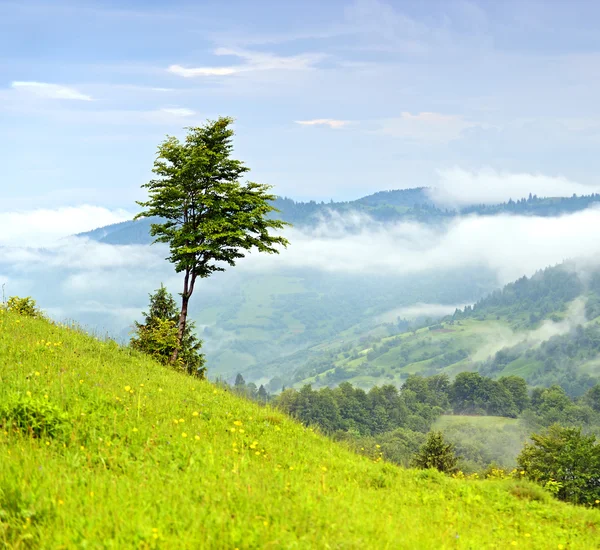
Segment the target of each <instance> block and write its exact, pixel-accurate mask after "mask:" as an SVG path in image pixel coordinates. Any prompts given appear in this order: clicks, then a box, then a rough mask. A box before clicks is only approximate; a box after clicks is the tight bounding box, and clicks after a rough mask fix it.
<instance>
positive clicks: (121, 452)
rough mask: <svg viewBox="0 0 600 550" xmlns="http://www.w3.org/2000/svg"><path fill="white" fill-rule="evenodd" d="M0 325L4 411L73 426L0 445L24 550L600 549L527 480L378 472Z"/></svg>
mask: <svg viewBox="0 0 600 550" xmlns="http://www.w3.org/2000/svg"><path fill="white" fill-rule="evenodd" d="M0 321H1V322H2V324H1V329H0V362H1V364H2V369H0V403H5V402H6V401H7V400H8V398H9V396H10V395H14V394H21V395H24V394H26V392H27V391H30V392H31V393H32V398H34V399H36V400H37V399H40V400H44V401H47V402H48V403H51V404H53V405H54V406H56V407H57V408H59V409H61V410H64V411H68V414H69V418H70V419H71V422H70V423H69V434H68V439H66V440H65V441H64V443H65V445H64V446H63V442H58V441H56V440H54V439H50V438H41V439H40V438H31V437H29V436H27V435H25V434H23V433H22V432H21V433H17V432H15V431H8V434H5V433H4V430H2V431H0V480H2V481H1V482H0V540H1V541H2V543H4V544H5V545H6V540H8V547H9V548H11V547H16V546H17V545H18V547H19V548H24V547H26V545H27V542H26V541H21V542H18V541H19V539H20V538H21V536H22V535H24V534H30V535H32V537H34V538H33V539H31V546H33V547H37V548H61V547H62V548H85V547H89V548H96V547H102V548H148V549H150V548H203V547H207V548H236V547H237V548H240V549H241V548H265V547H274V548H321V547H325V546H329V547H331V548H365V549H370V548H398V547H400V548H446V547H447V548H453V547H456V545H457V544H458V545H459V546H460V547H464V548H492V547H493V548H508V547H511V546H512V542H513V541H515V542H518V544H519V545H520V546H522V547H527V548H532V549H540V550H541V549H546V548H557V547H558V545H559V544H560V545H562V546H564V547H565V548H569V549H571V550H579V549H582V550H583V549H588V548H593V547H595V546H596V545H597V533H598V529H600V518H599V517H598V512H597V511H596V510H586V509H583V508H578V507H573V506H567V505H565V504H564V503H561V502H558V501H550V502H545V501H540V502H535V503H534V505H533V504H532V503H531V502H530V501H529V500H526V499H523V498H520V497H518V496H514V495H515V494H516V493H517V490H519V491H523V489H522V487H524V488H525V489H531V490H534V489H536V486H535V485H533V484H531V483H530V482H527V481H525V482H521V481H519V482H518V485H517V481H515V480H512V479H508V480H489V481H488V480H486V481H470V480H465V481H461V480H457V479H452V478H450V477H446V476H443V475H441V474H439V475H437V472H433V471H431V472H429V471H422V472H421V471H419V472H417V471H413V470H403V469H400V468H397V467H394V466H392V465H390V464H386V463H385V462H383V461H379V462H377V463H376V462H375V461H374V460H369V459H368V458H366V457H361V456H357V455H356V454H354V453H352V452H349V451H348V450H347V449H345V448H344V446H343V445H340V444H336V443H334V442H332V441H331V440H329V439H327V438H325V437H322V436H320V435H318V434H316V433H314V432H313V431H311V430H310V429H308V428H303V427H302V426H300V425H299V424H298V423H297V422H294V421H292V420H290V419H289V418H288V417H286V416H285V415H284V414H282V413H281V412H279V411H277V410H274V409H272V408H271V407H269V406H265V407H262V406H258V405H257V404H255V403H252V402H250V401H248V400H245V399H240V398H239V397H238V396H236V395H234V394H233V392H231V391H224V390H222V389H220V388H218V387H216V386H214V385H212V384H210V383H209V382H207V381H204V380H198V379H195V378H193V377H190V376H185V375H183V374H181V373H179V372H176V371H174V370H173V369H165V368H164V367H162V366H161V365H159V364H158V363H156V362H155V361H154V360H152V359H151V358H150V357H148V356H147V355H144V354H141V353H138V352H135V351H134V350H131V349H130V348H119V347H118V346H116V345H115V344H114V343H112V342H102V341H98V340H95V339H93V338H91V337H89V336H86V335H85V334H83V333H82V332H79V331H76V330H66V329H64V328H60V327H58V326H56V325H52V324H49V323H48V322H45V321H42V320H38V319H25V318H22V317H19V316H17V315H16V314H13V313H10V312H4V311H0ZM17 321H18V322H17ZM42 340H44V341H51V342H58V341H61V342H62V345H61V346H56V347H55V348H53V351H52V353H50V351H49V350H48V349H47V348H46V347H45V346H42V345H40V342H41V341H42ZM36 372H39V373H40V375H39V376H37V375H35V373H36ZM132 392H133V393H132ZM46 395H47V396H48V397H47V399H46V397H45V396H46ZM242 430H243V431H242ZM184 434H185V437H184ZM47 443H49V445H47ZM44 510H47V511H48V513H47V514H46V515H44V516H41V513H42V512H43V511H44ZM27 517H30V518H31V521H30V523H29V524H28V522H27V519H26V518H27ZM38 518H39V519H38ZM450 525H451V527H450ZM490 526H493V527H494V528H493V529H492V528H490ZM11 531H12V533H13V535H14V538H12V539H11V538H10V537H11V536H13V535H8V539H7V538H6V537H7V533H10V532H11ZM457 534H458V535H459V537H460V538H458V539H457V537H456V535H457ZM526 535H530V536H528V537H527V536H526ZM457 540H458V541H459V542H457Z"/></svg>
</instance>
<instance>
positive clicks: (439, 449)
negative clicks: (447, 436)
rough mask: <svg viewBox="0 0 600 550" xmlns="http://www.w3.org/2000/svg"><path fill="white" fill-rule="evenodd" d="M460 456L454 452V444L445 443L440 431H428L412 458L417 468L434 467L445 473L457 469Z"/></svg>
mask: <svg viewBox="0 0 600 550" xmlns="http://www.w3.org/2000/svg"><path fill="white" fill-rule="evenodd" d="M459 458H460V457H458V456H456V453H455V452H454V445H452V443H446V441H445V440H444V436H443V434H442V432H429V433H428V434H427V439H426V441H425V443H424V444H423V446H422V447H421V448H420V449H419V452H418V453H417V454H416V455H415V457H414V458H413V460H412V465H413V466H415V467H417V468H423V469H427V468H436V469H437V470H439V471H440V472H444V473H446V474H449V473H452V472H455V471H456V470H457V467H456V465H457V463H458V460H459Z"/></svg>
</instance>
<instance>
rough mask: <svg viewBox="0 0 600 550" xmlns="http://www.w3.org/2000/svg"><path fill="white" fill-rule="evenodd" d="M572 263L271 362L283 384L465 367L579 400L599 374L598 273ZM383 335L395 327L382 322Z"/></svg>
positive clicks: (384, 378) (396, 379)
mask: <svg viewBox="0 0 600 550" xmlns="http://www.w3.org/2000/svg"><path fill="white" fill-rule="evenodd" d="M577 269H578V268H577V266H576V265H574V264H564V265H560V266H556V267H552V268H548V269H545V270H543V271H540V272H538V273H536V274H535V275H534V276H532V277H531V278H527V277H523V278H521V279H519V280H518V281H515V282H514V283H511V284H509V285H507V286H506V287H504V288H503V289H502V290H498V291H494V292H492V293H491V294H490V295H488V296H487V297H485V298H483V299H481V300H479V301H478V302H476V303H475V304H474V305H473V306H467V307H465V308H464V309H457V310H456V312H455V313H454V314H453V315H450V316H446V317H444V318H443V319H441V320H440V321H439V322H436V323H433V324H428V325H427V324H426V325H424V326H423V325H421V327H419V326H417V325H413V326H412V327H411V326H408V328H407V326H406V323H405V322H404V321H403V320H402V319H399V320H398V321H397V323H396V325H395V330H396V334H394V335H385V336H381V335H379V336H378V335H376V334H372V335H366V336H363V337H362V338H361V341H360V342H359V343H358V344H352V343H347V344H343V345H341V346H335V345H333V344H332V345H330V346H329V347H325V348H323V347H322V348H321V349H318V348H316V349H312V350H305V351H303V352H300V353H298V354H296V356H291V357H290V358H285V359H282V360H279V361H278V362H277V366H276V367H275V366H274V367H273V368H274V369H275V370H277V369H278V370H279V371H280V372H282V373H291V372H293V375H292V376H289V375H288V376H287V377H286V376H284V377H283V380H282V383H286V384H288V385H290V384H297V385H302V384H304V383H307V382H308V383H312V384H315V385H317V386H319V385H334V384H337V383H339V382H341V381H344V380H346V381H350V382H353V383H355V384H358V385H360V386H362V387H370V386H372V385H373V384H377V383H383V382H386V383H387V382H391V383H395V384H401V383H402V382H403V381H404V380H406V378H407V377H408V376H409V375H410V374H415V373H419V374H423V375H428V376H430V375H434V374H438V373H447V374H449V375H454V374H456V373H458V372H460V371H464V370H478V371H480V372H481V373H483V374H486V375H489V376H493V377H501V376H506V375H518V376H522V377H524V378H525V379H526V380H527V382H528V383H529V384H531V385H540V386H549V385H551V384H553V383H558V384H560V385H561V386H562V387H564V388H565V389H566V390H567V392H568V393H569V394H571V395H581V394H582V393H584V392H585V391H586V390H587V389H588V388H590V387H591V386H592V385H593V384H594V383H595V381H597V380H598V379H599V377H600V360H599V359H598V355H599V353H600V323H599V321H600V318H599V316H600V307H599V304H600V275H599V273H598V272H596V271H590V270H589V269H586V270H585V271H582V269H583V268H581V269H580V270H579V271H577ZM387 329H388V330H389V331H393V330H394V326H390V325H389V324H388V325H387Z"/></svg>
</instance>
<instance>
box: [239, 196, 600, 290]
mask: <svg viewBox="0 0 600 550" xmlns="http://www.w3.org/2000/svg"><path fill="white" fill-rule="evenodd" d="M361 220H362V216H357V215H353V216H342V215H339V214H337V213H332V214H331V216H330V218H329V219H327V220H324V221H323V222H322V223H321V224H320V225H319V226H318V227H317V228H314V229H310V230H299V229H292V230H290V231H289V232H288V235H287V236H288V238H289V240H290V242H291V243H292V244H291V246H290V247H289V248H288V249H287V250H284V251H282V252H281V254H280V255H278V256H271V257H266V258H263V257H260V258H259V257H257V256H256V255H254V256H252V255H251V256H250V257H249V259H248V260H247V261H246V262H245V265H246V266H247V267H248V268H253V269H277V268H278V267H284V266H287V267H292V268H298V269H299V268H303V269H305V268H308V269H316V270H319V271H334V272H335V271H338V272H346V273H365V274H369V273H373V274H376V273H389V274H397V275H409V274H419V273H424V272H427V271H433V270H438V271H442V270H452V269H456V268H461V267H472V268H473V269H477V268H478V267H484V268H488V269H491V270H492V271H493V272H495V273H496V274H497V277H498V282H499V284H505V283H508V282H510V281H512V280H514V279H517V278H518V277H521V276H522V275H531V274H533V273H534V272H535V271H536V270H537V269H540V268H543V267H546V266H549V265H554V264H557V263H560V262H562V261H563V260H565V259H567V258H583V259H585V258H589V259H594V258H600V241H599V240H598V238H597V236H596V234H595V232H594V231H593V230H591V228H594V227H600V208H597V207H592V208H588V209H587V210H583V211H580V212H576V213H574V214H570V215H564V216H560V217H555V218H550V217H548V218H542V217H533V216H511V215H498V216H475V215H473V216H465V217H460V218H456V219H454V220H452V221H451V222H450V223H448V224H446V225H443V226H431V225H425V224H419V223H397V224H383V223H376V222H373V221H372V220H371V221H370V222H369V223H367V224H363V222H362V221H361Z"/></svg>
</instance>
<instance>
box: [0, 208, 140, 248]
mask: <svg viewBox="0 0 600 550" xmlns="http://www.w3.org/2000/svg"><path fill="white" fill-rule="evenodd" d="M131 218H132V214H131V213H129V212H126V211H125V210H109V209H107V208H102V207H99V206H91V205H87V204H84V205H81V206H75V207H63V208H56V209H53V210H51V209H38V210H29V211H27V210H25V211H14V212H2V211H0V246H34V247H39V246H46V245H49V244H51V243H53V242H55V241H56V240H58V239H60V238H63V237H67V236H68V235H73V234H75V233H81V232H83V231H89V230H91V229H95V228H97V227H103V226H105V225H107V224H112V223H118V222H121V221H125V220H128V219H131Z"/></svg>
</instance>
